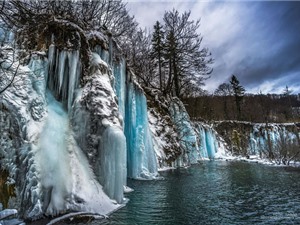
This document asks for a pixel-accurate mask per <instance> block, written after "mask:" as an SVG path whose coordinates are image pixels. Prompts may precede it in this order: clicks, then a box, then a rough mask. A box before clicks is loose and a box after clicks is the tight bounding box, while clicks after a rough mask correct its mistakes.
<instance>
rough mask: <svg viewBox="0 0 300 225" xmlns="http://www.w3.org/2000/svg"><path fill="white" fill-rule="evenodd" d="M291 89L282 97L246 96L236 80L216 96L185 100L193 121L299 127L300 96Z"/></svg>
mask: <svg viewBox="0 0 300 225" xmlns="http://www.w3.org/2000/svg"><path fill="white" fill-rule="evenodd" d="M291 92H292V91H291V90H289V88H288V86H286V88H285V89H284V90H283V91H282V93H281V94H263V93H259V94H252V93H246V92H245V89H244V87H243V86H242V85H240V84H239V81H238V79H237V77H236V76H234V75H233V76H232V78H231V81H230V82H229V83H222V84H220V85H219V87H218V88H217V89H216V90H215V92H214V93H213V94H209V93H208V92H205V91H203V93H202V94H201V95H199V96H194V97H189V98H185V99H184V103H185V107H186V109H187V110H188V112H189V114H190V116H191V118H192V119H193V120H200V121H201V120H206V121H223V120H239V121H249V122H254V123H287V122H290V123H298V122H299V121H300V95H299V94H298V95H296V94H291Z"/></svg>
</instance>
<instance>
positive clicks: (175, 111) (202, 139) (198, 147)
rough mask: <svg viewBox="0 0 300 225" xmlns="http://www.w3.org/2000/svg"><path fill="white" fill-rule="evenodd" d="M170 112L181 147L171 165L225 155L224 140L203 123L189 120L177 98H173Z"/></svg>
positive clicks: (191, 162) (183, 164)
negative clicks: (180, 151) (179, 153)
mask: <svg viewBox="0 0 300 225" xmlns="http://www.w3.org/2000/svg"><path fill="white" fill-rule="evenodd" d="M170 112H171V117H172V120H173V122H174V124H175V125H176V127H177V133H178V135H179V142H180V145H181V148H182V149H183V151H182V153H181V155H180V157H178V159H177V160H176V161H175V163H174V164H173V166H175V167H176V166H187V165H190V164H194V163H197V162H198V161H199V160H201V159H214V158H222V157H224V156H225V155H226V152H225V151H226V147H225V145H224V141H223V140H221V138H220V137H219V136H218V134H217V132H216V131H215V130H214V129H213V128H212V127H210V126H208V125H205V124H204V123H200V122H199V123H193V122H191V120H190V118H189V115H188V113H187V112H186V109H185V107H184V105H183V103H182V102H181V101H180V100H179V99H177V98H173V100H172V102H171V104H170Z"/></svg>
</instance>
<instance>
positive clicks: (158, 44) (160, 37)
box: [151, 21, 165, 91]
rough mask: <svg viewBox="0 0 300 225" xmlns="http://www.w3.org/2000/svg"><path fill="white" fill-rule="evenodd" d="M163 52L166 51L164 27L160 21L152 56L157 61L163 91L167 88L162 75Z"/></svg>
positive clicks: (153, 38)
mask: <svg viewBox="0 0 300 225" xmlns="http://www.w3.org/2000/svg"><path fill="white" fill-rule="evenodd" d="M163 50H164V31H163V26H162V25H160V23H159V21H156V23H155V25H154V32H153V35H152V51H151V56H152V58H153V59H157V64H158V77H159V88H160V90H161V91H162V90H163V89H164V88H165V87H164V86H165V85H164V78H163V74H162V63H163Z"/></svg>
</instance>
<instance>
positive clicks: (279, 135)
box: [248, 123, 299, 156]
mask: <svg viewBox="0 0 300 225" xmlns="http://www.w3.org/2000/svg"><path fill="white" fill-rule="evenodd" d="M288 127H290V128H291V129H293V128H294V129H293V130H294V131H291V130H289V129H288ZM297 135H298V136H297ZM298 138H299V131H297V129H296V131H295V125H294V124H268V125H266V124H261V123H257V124H253V129H252V132H250V134H249V143H248V153H249V155H260V156H262V155H263V154H267V153H268V152H274V153H275V152H277V151H280V149H279V148H281V147H283V146H282V145H284V146H287V144H288V142H290V143H293V142H297V141H298Z"/></svg>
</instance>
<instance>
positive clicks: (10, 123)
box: [1, 35, 157, 219]
mask: <svg viewBox="0 0 300 225" xmlns="http://www.w3.org/2000/svg"><path fill="white" fill-rule="evenodd" d="M91 37H92V38H94V35H91ZM98 37H99V36H97V38H98ZM100 38H103V36H101V37H100ZM105 38H107V39H104V40H100V41H98V42H97V43H100V42H101V43H102V42H104V43H106V44H107V45H104V44H102V45H95V46H94V48H92V49H93V51H90V53H89V58H88V59H84V61H83V59H82V53H81V50H80V49H78V48H72V47H69V48H61V46H59V45H56V41H57V40H56V39H55V36H53V35H52V38H51V44H50V45H49V48H48V50H47V52H43V51H40V52H36V53H33V54H32V55H31V56H30V58H31V60H30V62H29V64H28V66H20V67H19V70H18V71H17V73H18V74H17V78H18V79H19V78H22V80H21V81H20V82H19V83H16V84H14V85H12V86H11V87H10V88H9V89H8V90H7V91H6V92H5V93H4V94H3V95H2V96H1V106H2V108H1V109H2V110H1V120H2V121H3V123H1V129H4V130H5V131H6V132H4V134H5V135H3V136H2V137H1V145H3V146H4V147H3V148H2V149H1V167H2V169H5V170H7V171H8V172H9V178H8V179H9V180H11V183H13V184H15V186H16V200H15V201H14V203H15V204H16V207H17V208H19V209H21V214H22V215H23V216H25V217H29V218H32V219H34V218H38V217H40V216H41V215H43V214H47V215H56V214H61V213H65V212H68V211H86V212H92V213H98V214H107V213H109V212H111V211H113V210H115V209H116V208H118V207H119V206H120V205H119V204H121V203H123V201H124V195H123V189H124V186H125V185H126V179H127V169H128V176H129V177H131V178H135V179H152V178H155V176H156V175H157V166H156V158H155V153H154V151H153V144H152V137H151V134H150V130H149V126H148V118H147V102H146V98H145V96H144V93H143V90H142V89H141V88H140V87H139V85H138V84H137V83H136V82H135V80H134V75H133V74H132V73H130V72H128V71H127V70H126V64H125V61H124V59H123V58H122V55H121V53H119V52H117V51H118V48H117V46H116V43H114V42H113V41H112V40H111V39H110V38H108V37H105ZM116 55H117V56H116ZM87 61H88V62H87ZM84 63H85V64H87V65H89V67H88V73H87V72H86V71H85V73H86V74H85V75H84V74H83V73H82V71H83V70H82V68H83V64H84ZM16 68H17V65H14V67H12V68H11V71H10V72H11V73H13V72H14V70H13V69H16ZM115 93H116V94H115ZM11 133H13V137H12V135H11ZM21 157H23V158H21ZM18 178H22V179H18ZM102 187H103V188H102ZM112 199H113V200H112Z"/></svg>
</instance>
